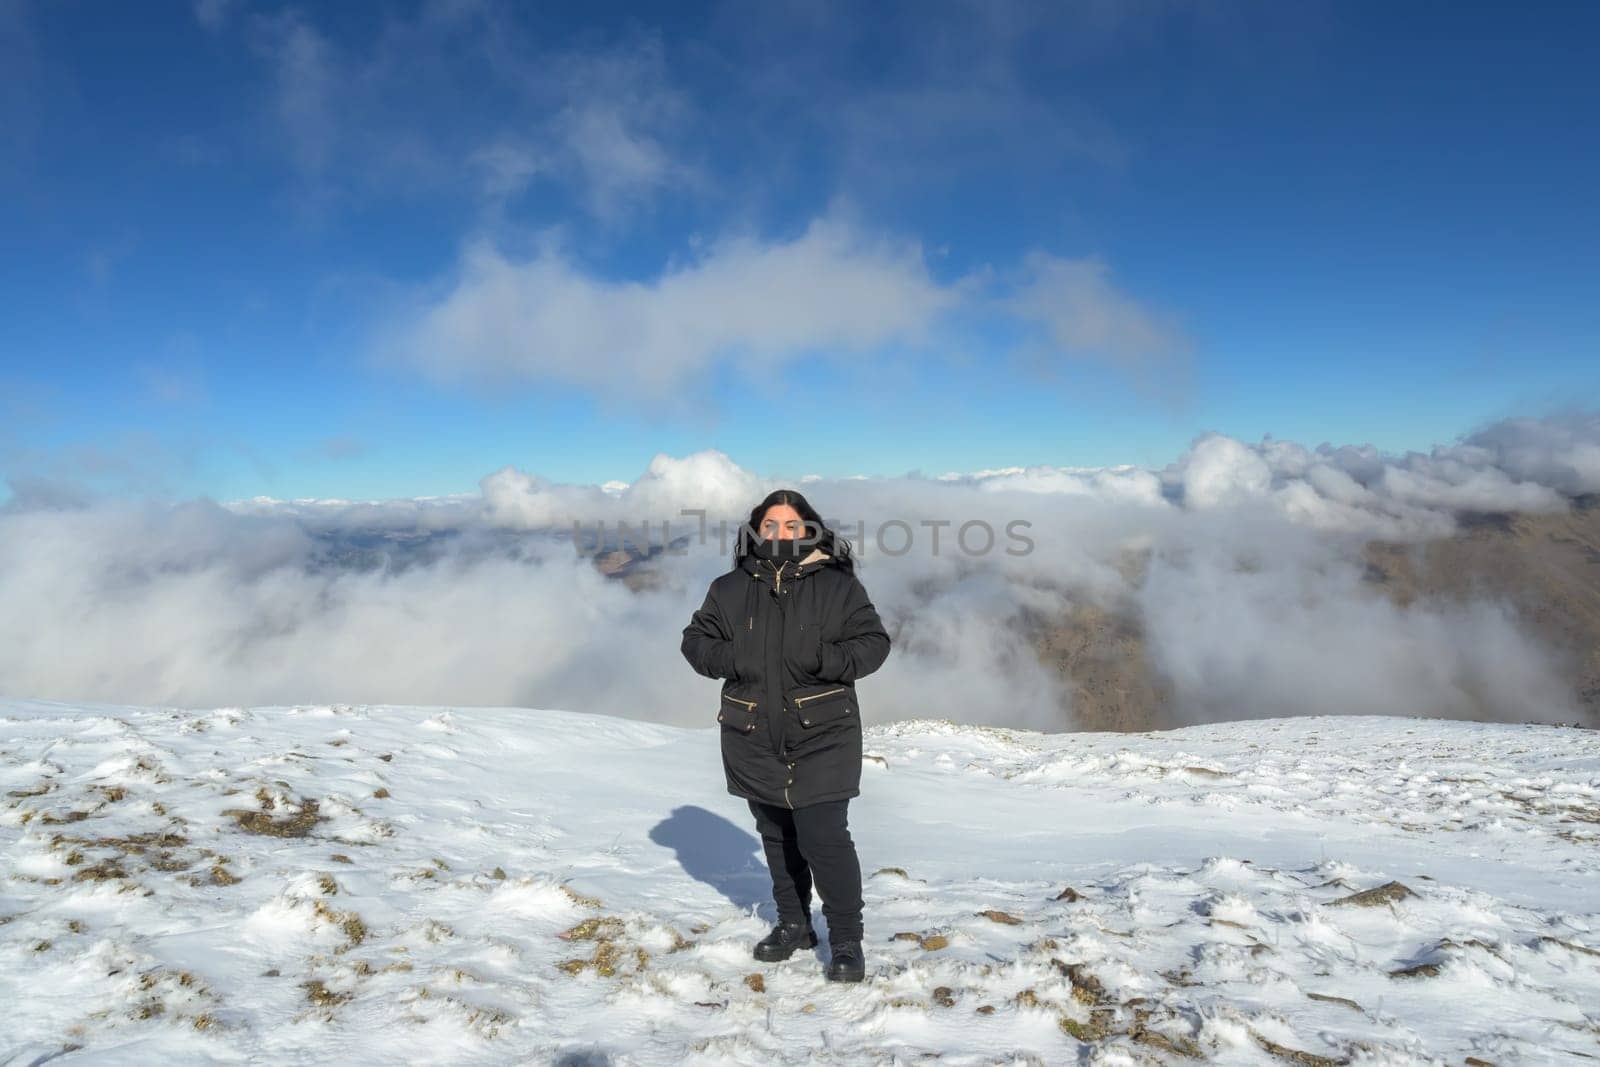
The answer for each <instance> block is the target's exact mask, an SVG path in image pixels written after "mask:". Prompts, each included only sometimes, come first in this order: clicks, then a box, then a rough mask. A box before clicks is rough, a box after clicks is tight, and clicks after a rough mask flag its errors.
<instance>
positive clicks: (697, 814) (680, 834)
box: [650, 804, 778, 922]
mask: <svg viewBox="0 0 1600 1067" xmlns="http://www.w3.org/2000/svg"><path fill="white" fill-rule="evenodd" d="M650 840H652V841H654V842H655V843H656V844H658V845H661V846H663V847H665V848H670V849H672V850H673V852H675V853H677V857H678V863H679V865H681V866H682V867H683V869H684V871H685V873H687V874H688V875H689V876H690V877H691V878H694V879H696V880H697V881H701V882H704V883H706V885H709V886H710V887H711V888H713V889H715V890H716V891H717V892H719V893H721V894H722V895H723V896H725V897H727V898H728V899H729V900H730V901H732V902H733V905H734V907H736V908H738V909H739V910H740V911H743V912H748V911H749V910H750V908H751V906H752V905H754V906H755V908H756V914H757V915H758V916H759V917H760V918H763V919H765V920H766V921H768V922H777V921H778V909H777V906H776V905H775V904H773V902H772V877H771V876H770V875H769V874H768V873H767V864H766V861H765V859H764V858H763V857H762V854H761V839H760V838H758V837H756V836H755V835H754V834H752V833H750V832H748V831H746V830H743V829H741V828H739V827H737V826H735V825H734V824H733V823H731V822H729V821H728V820H727V819H725V818H723V817H722V816H721V815H718V814H717V813H716V812H713V811H707V810H706V809H705V808H697V807H694V806H692V805H687V804H686V805H684V806H683V807H679V808H674V809H673V810H672V814H671V815H669V816H667V817H666V818H665V819H662V820H661V821H660V822H658V823H656V824H655V826H653V827H651V828H650Z"/></svg>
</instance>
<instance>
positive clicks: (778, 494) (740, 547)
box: [733, 489, 856, 574]
mask: <svg viewBox="0 0 1600 1067" xmlns="http://www.w3.org/2000/svg"><path fill="white" fill-rule="evenodd" d="M775 504H787V505H789V506H790V507H792V508H794V510H795V511H796V512H798V513H799V515H800V519H801V521H803V522H804V523H805V526H806V532H805V533H804V534H802V535H801V536H802V537H806V538H810V539H813V540H814V542H815V544H816V546H817V547H818V548H820V549H822V550H823V551H824V552H826V553H827V554H828V555H830V556H832V557H833V558H834V559H835V560H836V561H837V562H838V565H839V566H840V567H843V568H844V569H845V570H846V571H848V572H850V573H851V574H854V573H855V570H856V561H855V557H854V555H852V554H851V551H850V541H849V539H848V538H845V537H840V536H839V535H838V533H837V531H835V530H834V529H833V528H832V527H830V526H828V525H827V524H826V523H824V522H823V521H822V515H821V514H820V513H819V512H818V511H817V509H816V508H814V507H812V506H811V501H809V500H807V499H806V498H805V495H804V494H803V493H800V492H799V491H797V490H794V489H774V490H773V491H772V492H770V493H768V494H767V495H766V497H765V498H764V499H763V500H762V501H761V503H759V504H757V505H756V506H755V507H754V508H752V509H751V511H750V518H749V520H748V521H747V522H746V523H745V524H744V525H741V526H740V527H739V533H738V536H737V537H735V538H734V539H733V565H734V566H735V567H737V566H738V565H739V561H740V560H742V559H743V558H744V557H745V556H747V555H749V554H750V542H751V541H752V540H753V539H755V538H758V537H760V536H761V520H762V518H763V517H764V516H765V515H766V514H767V509H768V508H770V507H772V506H773V505H775Z"/></svg>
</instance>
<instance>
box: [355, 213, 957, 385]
mask: <svg viewBox="0 0 1600 1067" xmlns="http://www.w3.org/2000/svg"><path fill="white" fill-rule="evenodd" d="M956 300H957V293H956V291H955V290H954V289H952V288H951V287H947V286H943V285H940V284H939V283H937V282H936V281H935V280H934V279H933V278H932V277H931V276H930V275H929V273H928V270H927V268H926V266H925V264H924V263H923V260H922V255H921V251H920V249H919V248H918V247H917V246H916V245H915V244H912V243H908V242H893V241H889V240H885V239H878V238H872V237H869V236H867V235H865V234H862V233H860V232H858V231H857V230H856V229H854V228H853V227H851V226H850V225H848V224H845V223H841V222H835V221H829V220H817V221H815V222H813V223H812V224H811V225H810V226H808V227H807V228H806V230H805V232H804V233H802V234H800V235H799V236H798V237H795V238H793V239H791V240H787V241H776V242H761V241H758V240H755V239H752V238H747V237H734V238H729V239H725V240H723V241H720V242H717V243H715V244H713V245H711V246H710V247H708V248H707V249H706V250H705V251H704V252H703V253H702V254H701V255H699V256H697V257H695V258H694V259H693V260H691V261H689V262H685V263H682V264H678V265H676V266H673V267H670V268H668V269H667V270H665V271H664V272H663V273H662V274H660V275H659V276H658V277H656V278H653V279H651V280H649V281H643V282H640V281H613V280H608V279H604V278H601V277H599V276H597V275H595V274H593V273H590V272H587V271H585V270H583V269H582V268H580V267H579V266H578V265H576V264H575V263H574V262H572V261H571V260H570V259H568V258H567V257H566V256H565V255H564V254H563V252H562V251H561V250H560V249H558V248H556V247H554V246H553V245H549V244H547V245H546V247H544V248H543V249H541V250H540V251H539V252H538V253H537V254H535V255H534V256H533V257H532V258H530V259H526V260H521V261H514V260H511V259H509V258H507V257H506V256H505V255H503V254H502V253H501V252H500V251H499V250H497V249H495V248H493V247H492V246H490V245H488V244H487V243H482V242H480V243H477V244H474V245H473V246H472V247H470V248H469V249H468V250H467V252H466V254H465V255H464V257H463V262H462V265H461V268H460V271H459V275H458V277H457V278H456V279H455V282H454V284H453V286H452V287H451V288H450V291H449V292H448V293H446V294H445V295H444V296H443V297H442V298H441V299H439V300H437V301H434V302H429V303H426V304H424V305H423V306H422V307H421V308H420V309H419V310H418V311H416V312H415V313H414V314H413V315H412V316H410V317H409V318H408V319H406V320H404V321H402V323H401V324H400V326H399V328H398V329H397V330H396V331H395V332H393V333H392V334H390V335H389V340H388V342H387V345H386V347H388V348H390V349H391V350H392V351H393V352H394V353H395V354H397V355H398V356H399V357H400V358H401V359H403V360H405V361H406V362H407V363H409V364H411V365H413V366H416V367H419V368H421V369H422V370H424V371H425V372H427V373H429V374H430V375H433V376H435V377H438V378H441V379H445V380H458V379H462V378H474V377H480V376H481V377H489V378H502V377H505V378H525V379H537V380H544V379H550V380H555V381H563V382H570V383H575V384H579V385H582V386H586V387H589V388H593V389H597V390H602V391H608V392H636V393H640V394H644V395H656V394H660V393H664V392H670V391H672V390H675V389H677V388H679V387H681V386H682V385H683V384H684V383H685V382H686V381H688V380H690V379H692V378H693V377H694V376H695V375H696V374H698V373H699V372H701V371H703V370H705V369H707V368H708V367H709V366H710V365H711V364H712V362H713V361H714V360H716V359H718V358H721V357H732V356H737V357H738V358H739V361H740V366H741V368H742V369H743V370H745V371H746V372H747V373H750V374H753V375H756V374H760V373H763V372H764V371H765V370H767V369H770V368H772V367H774V366H776V365H778V364H779V363H781V362H782V361H784V360H787V359H789V358H792V357H794V356H795V355H798V354H800V353H803V352H806V351H808V350H811V349H815V348H823V347H826V348H829V349H832V350H845V351H863V350H870V349H872V348H874V347H876V346H880V345H884V344H887V343H890V342H893V341H902V340H916V339H919V338H921V337H922V336H923V334H924V332H925V331H926V329H927V328H928V326H929V325H930V324H931V323H932V322H933V320H934V319H935V317H936V316H937V315H938V314H939V313H941V312H942V311H945V310H947V309H949V308H951V307H953V306H954V305H955V303H956Z"/></svg>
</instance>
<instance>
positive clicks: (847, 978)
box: [828, 973, 866, 982]
mask: <svg viewBox="0 0 1600 1067" xmlns="http://www.w3.org/2000/svg"><path fill="white" fill-rule="evenodd" d="M865 978H866V974H864V973H863V974H854V973H852V974H830V975H828V981H830V982H859V981H862V980H863V979H865Z"/></svg>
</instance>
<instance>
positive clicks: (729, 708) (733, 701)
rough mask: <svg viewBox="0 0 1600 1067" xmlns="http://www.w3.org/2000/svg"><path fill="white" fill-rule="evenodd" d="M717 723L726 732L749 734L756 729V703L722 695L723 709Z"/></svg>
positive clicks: (730, 694) (731, 695)
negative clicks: (734, 731) (733, 731)
mask: <svg viewBox="0 0 1600 1067" xmlns="http://www.w3.org/2000/svg"><path fill="white" fill-rule="evenodd" d="M717 721H718V722H720V723H721V724H722V728H723V729H724V730H737V731H739V732H740V733H749V732H751V731H752V730H754V729H755V728H756V701H754V700H745V699H744V698H742V697H736V696H734V695H733V694H732V693H723V694H722V707H721V708H719V709H718V711H717Z"/></svg>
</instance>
